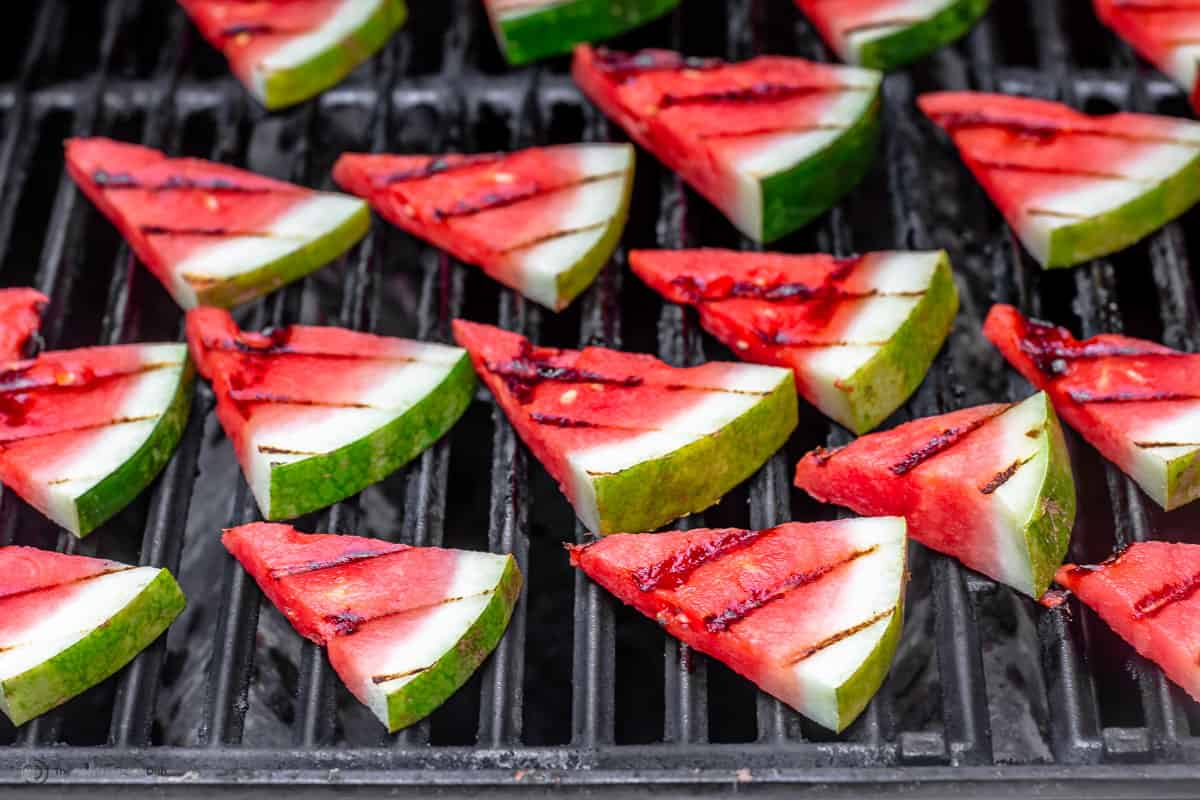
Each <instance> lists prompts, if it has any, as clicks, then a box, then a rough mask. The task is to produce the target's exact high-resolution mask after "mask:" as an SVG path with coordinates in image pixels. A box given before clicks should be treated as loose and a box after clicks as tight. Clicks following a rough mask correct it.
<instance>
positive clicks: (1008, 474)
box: [979, 456, 1034, 494]
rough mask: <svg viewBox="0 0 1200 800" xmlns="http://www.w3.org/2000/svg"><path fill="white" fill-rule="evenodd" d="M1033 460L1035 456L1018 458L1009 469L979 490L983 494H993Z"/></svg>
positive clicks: (995, 476) (999, 473)
mask: <svg viewBox="0 0 1200 800" xmlns="http://www.w3.org/2000/svg"><path fill="white" fill-rule="evenodd" d="M1033 459H1034V456H1030V457H1029V458H1018V459H1017V460H1016V461H1014V462H1013V463H1011V464H1009V465H1008V467H1006V468H1005V469H1002V470H1001V471H1000V472H997V473H996V474H995V475H993V476H992V477H991V480H989V481H988V482H987V483H985V484H984V485H983V486H981V487H980V488H979V491H981V492H983V493H984V494H993V493H994V492H995V491H996V490H997V489H999V488H1000V487H1001V486H1003V485H1004V484H1006V483H1008V481H1009V479H1010V478H1012V476H1013V475H1016V474H1017V470H1019V469H1020V468H1021V467H1023V466H1025V465H1026V464H1028V463H1029V462H1030V461H1032V460H1033Z"/></svg>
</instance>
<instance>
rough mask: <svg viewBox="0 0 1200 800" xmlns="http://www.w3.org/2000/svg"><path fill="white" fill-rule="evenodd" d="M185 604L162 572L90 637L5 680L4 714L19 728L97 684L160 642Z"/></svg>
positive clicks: (0, 707)
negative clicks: (156, 641) (152, 644)
mask: <svg viewBox="0 0 1200 800" xmlns="http://www.w3.org/2000/svg"><path fill="white" fill-rule="evenodd" d="M185 602H186V601H185V599H184V596H183V592H182V591H181V590H180V588H179V584H178V583H176V582H175V578H174V577H172V575H171V573H170V572H168V571H167V570H165V569H161V570H159V572H158V575H156V576H155V577H154V578H153V579H152V580H151V581H150V582H149V584H147V585H146V587H145V588H144V589H142V591H141V592H139V593H138V594H137V595H136V596H135V597H134V598H133V600H132V601H130V602H129V603H128V604H126V605H125V606H124V607H123V608H122V609H121V610H120V611H118V612H117V613H116V614H114V615H113V616H112V617H110V618H109V619H108V620H107V621H105V622H104V623H102V624H101V625H99V626H97V627H96V628H95V630H93V631H92V632H91V633H89V634H88V635H87V636H85V637H84V638H82V639H80V640H79V641H78V642H76V643H75V644H73V645H71V646H70V647H68V648H66V649H65V650H63V651H62V652H60V653H58V654H56V655H55V656H53V657H52V658H50V659H47V660H46V661H43V662H42V663H40V664H38V665H37V666H34V667H32V668H30V669H28V670H25V671H24V672H22V673H20V674H18V675H14V676H13V677H10V678H7V679H5V680H3V681H0V711H3V712H4V715H5V716H7V717H8V718H9V719H10V720H12V723H13V724H14V725H22V724H24V723H25V722H28V721H29V720H31V719H33V718H34V717H37V716H39V715H41V714H44V713H46V712H47V711H49V710H50V709H52V708H55V707H56V706H59V705H62V704H63V703H65V702H66V701H67V700H70V699H71V698H72V697H75V696H76V695H78V694H80V693H81V692H83V691H85V690H87V689H89V688H91V687H92V686H95V685H96V684H98V683H100V682H101V681H103V680H104V679H106V678H108V677H109V676H111V675H113V674H114V673H116V672H117V671H118V670H119V669H121V668H122V667H124V666H125V665H126V664H128V663H129V662H130V661H132V660H133V658H134V656H136V655H137V654H138V653H140V652H141V651H142V650H144V649H145V648H146V647H147V646H149V645H150V643H151V642H153V641H154V640H155V639H157V638H158V637H159V636H160V635H161V634H162V632H163V631H165V630H166V629H167V627H168V626H169V625H170V624H171V622H172V621H173V620H174V619H175V618H176V617H177V616H179V614H180V612H181V611H183V607H184V604H185Z"/></svg>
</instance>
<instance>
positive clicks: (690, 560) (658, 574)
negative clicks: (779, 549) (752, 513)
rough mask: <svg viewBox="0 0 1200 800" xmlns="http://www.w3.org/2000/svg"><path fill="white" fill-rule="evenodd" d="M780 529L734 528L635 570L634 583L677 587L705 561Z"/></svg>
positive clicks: (644, 586)
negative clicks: (751, 529)
mask: <svg viewBox="0 0 1200 800" xmlns="http://www.w3.org/2000/svg"><path fill="white" fill-rule="evenodd" d="M776 530H778V529H777V528H771V529H769V530H763V531H745V530H731V531H728V532H727V533H724V534H722V535H721V536H718V537H716V538H714V539H710V540H709V541H707V542H704V543H701V544H694V545H692V546H690V547H688V548H686V549H684V550H681V551H679V552H677V553H675V554H673V555H672V556H671V557H670V558H665V559H663V560H662V561H657V562H655V563H653V564H649V565H647V566H645V567H641V568H639V569H637V570H634V572H633V582H634V584H636V585H637V587H638V589H640V590H641V591H643V592H651V591H654V590H655V589H675V588H677V587H679V586H682V585H683V584H685V583H687V582H688V580H689V579H690V578H691V576H692V573H694V572H695V571H696V570H697V569H699V568H700V567H701V566H703V565H704V564H708V563H712V562H715V561H718V560H719V559H721V558H722V557H723V556H726V555H728V554H730V553H732V552H735V551H737V550H741V549H742V548H744V547H747V546H749V545H750V544H752V543H753V542H755V541H757V540H758V539H759V538H760V537H762V536H765V535H769V534H771V533H774V532H775V531H776Z"/></svg>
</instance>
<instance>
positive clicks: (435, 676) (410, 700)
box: [387, 556, 521, 733]
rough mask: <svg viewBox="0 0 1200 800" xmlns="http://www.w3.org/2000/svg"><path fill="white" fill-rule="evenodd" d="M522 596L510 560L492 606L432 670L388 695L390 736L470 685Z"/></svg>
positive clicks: (512, 561) (518, 578) (519, 583)
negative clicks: (468, 683)
mask: <svg viewBox="0 0 1200 800" xmlns="http://www.w3.org/2000/svg"><path fill="white" fill-rule="evenodd" d="M520 595H521V570H520V569H518V567H517V562H516V559H514V558H513V557H512V556H509V557H508V564H507V565H506V566H505V567H504V572H503V573H502V574H501V575H500V582H499V583H498V584H497V586H496V590H495V593H494V594H493V595H492V600H491V602H489V603H488V604H487V607H486V608H484V610H483V613H482V614H480V615H479V618H478V619H476V620H475V622H474V624H472V625H471V627H470V628H468V629H467V632H466V633H465V634H464V635H463V637H462V638H461V639H459V640H458V642H457V643H456V644H455V645H454V647H453V648H451V649H450V650H449V651H447V652H446V654H445V655H443V656H442V657H441V658H439V659H438V660H437V662H436V663H435V664H434V665H433V666H431V667H430V668H429V669H427V670H425V671H424V672H422V673H421V674H420V675H418V676H417V677H416V678H414V679H413V680H411V681H409V682H408V683H406V684H404V686H402V687H400V688H399V689H398V690H397V691H395V692H393V693H392V694H390V695H388V708H387V710H388V718H387V727H388V732H389V733H395V732H396V731H398V730H400V729H401V728H407V727H408V726H409V725H412V724H413V723H414V722H417V721H419V720H421V719H424V718H425V717H427V716H429V714H431V713H432V712H433V711H434V710H435V709H436V708H437V707H438V706H440V705H441V704H442V703H444V702H446V698H448V697H450V695H452V694H454V693H455V692H456V691H458V689H459V687H460V686H462V685H463V684H464V683H466V682H467V679H468V678H470V677H471V675H472V674H473V673H474V672H475V670H476V669H477V668H478V667H479V665H480V664H482V663H483V661H484V659H486V658H487V657H488V655H489V654H490V653H491V652H492V651H493V650H495V649H496V645H498V644H499V643H500V639H501V638H502V637H503V636H504V631H505V630H506V629H507V628H508V621H509V619H511V618H512V613H513V608H514V607H515V606H516V604H517V598H518V597H520Z"/></svg>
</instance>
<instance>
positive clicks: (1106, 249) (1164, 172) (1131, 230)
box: [918, 92, 1200, 268]
mask: <svg viewBox="0 0 1200 800" xmlns="http://www.w3.org/2000/svg"><path fill="white" fill-rule="evenodd" d="M918 102H919V104H920V106H921V109H922V110H923V111H924V112H925V113H926V114H928V115H929V117H930V118H931V119H932V120H933V121H934V122H936V123H937V124H938V125H940V126H941V127H942V128H944V129H946V131H947V132H948V133H949V134H950V136H951V138H952V139H953V140H954V143H955V145H957V147H958V151H959V153H960V154H961V155H962V158H963V161H965V162H966V164H967V167H969V168H970V170H971V172H973V173H974V174H975V177H976V178H977V179H978V180H979V182H980V183H981V184H982V185H983V188H984V189H986V190H987V193H988V194H989V195H990V196H991V198H992V201H993V202H994V203H995V204H996V205H997V206H998V207H999V209H1000V211H1001V213H1003V214H1004V217H1005V219H1007V220H1008V224H1009V225H1011V226H1012V227H1013V230H1015V231H1016V233H1017V236H1018V237H1020V239H1021V242H1022V243H1023V244H1024V245H1025V248H1026V249H1027V250H1028V251H1029V252H1030V254H1031V255H1032V256H1033V257H1034V258H1035V259H1037V260H1038V262H1039V263H1041V265H1042V266H1043V267H1046V268H1051V267H1070V266H1073V265H1075V264H1079V263H1081V262H1083V261H1087V260H1088V259H1091V258H1098V257H1100V256H1103V255H1106V254H1108V253H1112V252H1115V251H1117V250H1120V249H1121V248H1123V247H1127V246H1128V245H1131V244H1133V243H1134V242H1136V241H1138V240H1139V239H1141V238H1143V237H1144V236H1146V235H1148V234H1150V233H1151V232H1153V231H1155V230H1156V229H1158V228H1159V227H1161V226H1162V225H1164V224H1166V223H1167V222H1169V221H1170V220H1172V219H1174V218H1175V217H1178V216H1179V215H1180V214H1182V213H1183V212H1184V211H1186V210H1188V209H1189V208H1191V207H1192V206H1193V205H1194V204H1195V203H1196V201H1197V200H1200V123H1195V122H1189V121H1187V120H1181V119H1176V118H1174V117H1159V116H1153V115H1150V114H1129V113H1120V114H1106V115H1099V116H1091V115H1088V114H1083V113H1081V112H1079V111H1075V110H1074V109H1072V108H1070V107H1068V106H1065V105H1062V104H1060V103H1052V102H1049V101H1047V100H1034V99H1031V98H1026V97H1012V96H1009V95H999V94H984V93H980V92H941V93H936V94H926V95H922V96H921V97H920V98H919V100H918Z"/></svg>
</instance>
